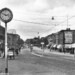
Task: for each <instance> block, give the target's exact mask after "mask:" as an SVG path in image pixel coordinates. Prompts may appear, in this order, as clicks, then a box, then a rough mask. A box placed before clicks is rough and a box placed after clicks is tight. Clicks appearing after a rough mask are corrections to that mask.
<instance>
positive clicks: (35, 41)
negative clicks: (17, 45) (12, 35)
mask: <svg viewBox="0 0 75 75" xmlns="http://www.w3.org/2000/svg"><path fill="white" fill-rule="evenodd" d="M25 42H26V43H27V44H33V45H34V46H41V43H42V42H43V43H44V46H46V45H47V44H48V41H47V38H46V37H42V38H39V37H34V38H32V39H27V40H26V41H25Z"/></svg>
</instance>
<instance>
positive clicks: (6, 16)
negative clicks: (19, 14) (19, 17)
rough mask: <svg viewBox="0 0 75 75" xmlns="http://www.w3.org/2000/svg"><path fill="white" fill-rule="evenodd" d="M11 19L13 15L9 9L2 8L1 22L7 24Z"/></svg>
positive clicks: (0, 13) (0, 11)
mask: <svg viewBox="0 0 75 75" xmlns="http://www.w3.org/2000/svg"><path fill="white" fill-rule="evenodd" d="M12 18H13V14H12V11H11V10H10V9H9V8H3V9H2V10H0V19H1V20H2V21H3V22H5V23H8V22H10V21H11V20H12Z"/></svg>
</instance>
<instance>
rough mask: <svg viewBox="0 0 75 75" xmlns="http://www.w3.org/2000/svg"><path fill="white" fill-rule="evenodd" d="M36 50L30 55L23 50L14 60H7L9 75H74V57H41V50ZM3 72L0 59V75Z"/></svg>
mask: <svg viewBox="0 0 75 75" xmlns="http://www.w3.org/2000/svg"><path fill="white" fill-rule="evenodd" d="M37 49H39V48H37ZM37 49H36V48H34V51H33V52H32V53H31V52H30V51H29V49H28V48H24V49H22V50H21V53H20V54H19V55H18V56H16V58H15V60H13V59H12V60H8V70H9V75H75V58H74V57H72V56H63V55H61V56H60V55H56V54H51V53H43V55H42V50H41V49H39V50H37ZM35 52H36V53H37V54H35ZM38 54H40V55H38ZM4 70H5V59H0V72H1V73H0V75H3V74H2V72H4Z"/></svg>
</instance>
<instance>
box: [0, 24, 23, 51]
mask: <svg viewBox="0 0 75 75" xmlns="http://www.w3.org/2000/svg"><path fill="white" fill-rule="evenodd" d="M7 43H8V48H14V49H16V48H17V49H18V48H19V47H20V46H21V45H22V44H23V43H24V41H23V40H22V39H21V38H20V35H18V34H13V33H7ZM4 50H5V28H4V27H2V26H1V25H0V51H2V52H4Z"/></svg>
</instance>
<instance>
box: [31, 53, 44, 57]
mask: <svg viewBox="0 0 75 75" xmlns="http://www.w3.org/2000/svg"><path fill="white" fill-rule="evenodd" d="M31 54H33V55H36V56H39V57H43V55H39V54H36V53H33V52H32V53H31Z"/></svg>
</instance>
